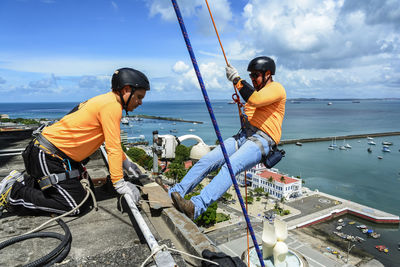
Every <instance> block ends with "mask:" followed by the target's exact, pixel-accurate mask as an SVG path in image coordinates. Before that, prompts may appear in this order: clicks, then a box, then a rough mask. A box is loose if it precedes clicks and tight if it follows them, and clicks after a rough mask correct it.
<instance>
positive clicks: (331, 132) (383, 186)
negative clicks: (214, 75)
mask: <svg viewBox="0 0 400 267" xmlns="http://www.w3.org/2000/svg"><path fill="white" fill-rule="evenodd" d="M228 102H229V101H213V102H212V107H213V110H214V113H215V116H216V119H217V122H218V125H219V129H220V131H221V134H222V137H223V138H224V139H225V138H227V137H230V136H232V135H233V134H235V133H236V132H237V131H238V130H239V128H240V122H239V118H238V110H237V106H236V105H230V104H228ZM331 102H332V103H333V104H332V105H327V103H328V101H312V102H311V101H304V102H301V103H298V104H294V103H291V102H290V101H288V102H287V105H286V114H285V119H284V123H283V134H282V140H285V139H299V138H308V137H327V136H343V135H351V134H369V133H378V132H394V131H400V101H399V100H361V103H352V102H351V101H331ZM76 104H77V103H0V114H3V113H5V114H8V115H9V116H10V117H11V118H17V117H23V118H52V119H55V118H60V117H62V116H63V115H65V114H66V113H68V112H69V111H70V110H71V109H72V108H73V107H74V106H75V105H76ZM136 114H146V115H154V116H162V117H172V118H181V119H185V120H193V121H201V122H203V123H202V124H192V123H183V122H176V123H174V122H171V121H163V120H153V119H143V120H142V121H134V120H131V121H130V124H129V126H125V125H122V126H121V128H122V129H123V130H124V131H126V132H127V133H128V136H129V137H137V136H140V135H144V136H145V138H146V140H147V141H149V142H150V143H151V142H152V132H153V131H154V130H158V132H159V134H173V135H177V136H182V135H185V134H195V135H198V136H199V137H201V138H202V139H203V140H204V141H205V142H206V143H207V144H209V145H211V144H215V141H216V140H217V137H216V134H215V131H214V128H213V125H212V123H211V120H210V116H209V113H208V111H207V108H206V105H205V103H204V102H203V101H162V102H148V101H145V102H144V104H143V105H142V106H141V107H139V108H138V109H137V110H135V111H134V112H131V113H130V115H136ZM171 131H173V132H172V133H171ZM374 141H375V143H376V145H375V146H370V145H368V144H367V139H366V138H362V139H351V140H345V141H344V140H339V139H337V140H336V143H337V144H338V146H340V145H342V144H344V143H349V144H350V145H351V146H352V148H351V149H348V150H339V149H336V150H329V149H328V146H329V145H330V144H331V142H330V141H329V142H315V143H304V144H303V146H301V147H299V146H295V145H285V146H283V148H284V149H285V150H286V157H285V158H284V159H283V160H282V161H281V162H280V163H278V164H277V165H276V167H277V168H278V169H279V170H280V171H282V172H284V173H286V174H289V175H293V176H301V178H303V179H304V180H305V185H306V186H307V187H309V188H310V189H313V190H314V189H318V190H320V191H322V192H326V193H328V194H332V195H335V196H338V197H342V198H344V199H349V200H352V201H355V202H357V203H360V204H364V205H367V206H370V207H373V208H377V209H380V210H384V211H386V212H390V213H393V214H396V215H400V204H399V203H400V193H399V192H400V151H399V150H400V136H390V137H379V138H378V137H377V138H374ZM382 141H390V142H393V145H392V146H390V150H391V152H390V153H385V152H382ZM184 144H186V145H191V144H192V143H191V142H190V141H185V142H184ZM368 147H371V148H372V153H368V152H367V148H368ZM378 156H382V157H383V158H382V159H378ZM375 229H377V231H378V232H381V233H385V234H387V235H388V236H391V239H390V240H389V241H387V242H388V243H387V244H386V245H387V246H389V245H390V246H391V247H392V248H393V250H392V251H395V252H394V253H398V252H397V243H396V242H399V241H400V231H399V229H398V227H396V226H391V227H389V228H388V227H382V226H379V225H377V226H375ZM396 240H397V241H396Z"/></svg>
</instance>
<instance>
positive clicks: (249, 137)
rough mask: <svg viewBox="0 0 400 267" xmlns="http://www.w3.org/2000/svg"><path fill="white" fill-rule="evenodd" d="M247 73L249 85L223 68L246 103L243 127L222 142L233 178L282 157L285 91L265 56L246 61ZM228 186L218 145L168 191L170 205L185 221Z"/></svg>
mask: <svg viewBox="0 0 400 267" xmlns="http://www.w3.org/2000/svg"><path fill="white" fill-rule="evenodd" d="M247 70H248V71H249V72H250V78H251V81H252V83H253V86H254V87H253V86H251V85H250V84H249V83H247V82H246V81H244V80H242V79H241V78H240V77H239V74H238V72H237V70H236V69H235V68H234V67H232V66H227V67H226V76H227V78H228V80H229V81H231V82H233V84H234V86H235V87H236V88H237V89H238V90H239V93H240V95H241V96H242V98H243V99H244V101H246V105H245V114H244V118H243V119H244V125H243V127H242V129H241V130H240V131H239V133H238V134H236V135H235V136H233V137H231V138H228V139H227V140H225V141H224V144H225V148H226V151H227V153H228V155H229V159H230V162H231V165H232V170H233V173H234V174H235V175H237V174H239V173H241V172H243V171H246V170H248V169H250V168H252V167H253V166H255V165H256V164H258V163H260V162H263V163H264V164H265V165H266V166H267V167H269V168H270V167H272V166H273V165H274V164H276V163H277V161H279V160H280V158H281V157H282V153H283V152H281V151H280V150H278V149H277V147H276V145H277V144H279V141H280V139H281V134H282V121H283V117H284V115H285V103H286V92H285V88H283V86H282V85H281V84H280V83H278V82H275V81H273V80H272V75H274V74H275V62H274V61H273V60H272V59H271V58H269V57H257V58H254V59H253V60H251V61H250V63H249V66H248V68H247ZM218 168H221V170H220V172H219V173H218V175H217V176H215V177H214V178H213V180H212V181H211V182H210V183H209V184H208V185H207V186H206V187H204V189H203V190H201V192H200V194H199V195H197V196H193V197H192V198H191V199H190V200H186V199H184V198H183V197H184V196H185V195H186V194H188V193H189V192H191V191H192V190H193V189H194V188H195V187H196V186H197V185H198V184H199V183H200V182H201V181H202V180H203V179H204V177H206V176H207V174H208V173H210V172H212V171H215V170H217V169H218ZM231 185H232V180H231V178H230V174H229V170H228V167H227V165H226V163H225V159H224V156H223V154H222V151H221V148H220V146H218V147H217V148H215V149H214V150H212V151H211V152H209V153H208V154H207V155H205V156H204V157H202V158H201V159H200V160H199V161H198V162H197V163H196V164H195V165H194V166H193V167H192V168H191V169H190V170H189V172H188V173H187V174H186V175H185V177H184V178H183V179H182V181H181V182H180V183H178V184H176V185H175V186H174V187H172V188H171V189H170V190H169V194H170V196H171V198H172V200H173V202H174V205H175V206H176V207H177V208H178V210H180V211H181V212H183V213H185V214H186V215H187V216H188V217H189V218H191V219H196V218H197V217H199V216H200V215H201V214H202V213H203V212H205V211H206V210H207V208H208V206H210V205H211V204H212V203H213V202H215V201H217V200H218V199H219V198H220V197H221V196H222V195H223V194H224V193H225V192H226V191H227V190H228V189H229V187H230V186H231Z"/></svg>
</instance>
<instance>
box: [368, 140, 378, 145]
mask: <svg viewBox="0 0 400 267" xmlns="http://www.w3.org/2000/svg"><path fill="white" fill-rule="evenodd" d="M368 145H371V146H374V145H376V143H375V142H374V141H372V140H370V141H368Z"/></svg>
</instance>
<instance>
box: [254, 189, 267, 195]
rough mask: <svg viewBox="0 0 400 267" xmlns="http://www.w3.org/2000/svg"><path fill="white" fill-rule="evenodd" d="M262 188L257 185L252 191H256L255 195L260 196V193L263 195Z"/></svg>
mask: <svg viewBox="0 0 400 267" xmlns="http://www.w3.org/2000/svg"><path fill="white" fill-rule="evenodd" d="M264 192H265V191H264V188H262V187H257V188H256V189H254V193H256V196H258V197H259V196H261V195H263V194H264Z"/></svg>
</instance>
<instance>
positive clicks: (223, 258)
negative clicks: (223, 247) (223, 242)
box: [201, 249, 246, 267]
mask: <svg viewBox="0 0 400 267" xmlns="http://www.w3.org/2000/svg"><path fill="white" fill-rule="evenodd" d="M201 255H202V256H203V258H205V259H207V260H210V261H214V262H216V263H218V264H219V266H224V267H246V264H245V263H244V262H243V261H242V260H241V259H240V258H239V257H234V258H232V257H231V256H228V255H226V254H225V253H223V252H211V251H210V250H208V249H205V250H203V252H202V253H201ZM201 266H202V267H212V266H217V265H215V264H212V263H210V262H207V261H201Z"/></svg>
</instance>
